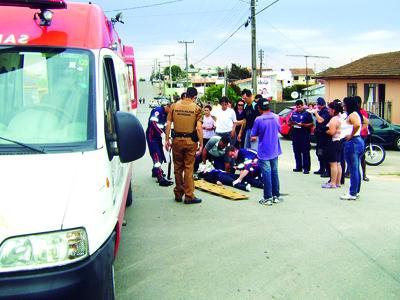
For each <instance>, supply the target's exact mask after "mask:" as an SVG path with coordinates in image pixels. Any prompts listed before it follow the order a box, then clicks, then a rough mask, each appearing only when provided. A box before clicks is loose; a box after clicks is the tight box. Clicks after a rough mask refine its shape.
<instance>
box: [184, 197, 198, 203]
mask: <svg viewBox="0 0 400 300" xmlns="http://www.w3.org/2000/svg"><path fill="white" fill-rule="evenodd" d="M183 203H185V204H197V203H201V199H200V198H197V197H194V198H193V199H185V200H184V201H183Z"/></svg>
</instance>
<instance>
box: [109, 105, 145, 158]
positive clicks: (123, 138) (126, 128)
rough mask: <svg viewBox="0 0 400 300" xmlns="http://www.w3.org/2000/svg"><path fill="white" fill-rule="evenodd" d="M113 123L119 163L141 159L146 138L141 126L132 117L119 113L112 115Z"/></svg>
mask: <svg viewBox="0 0 400 300" xmlns="http://www.w3.org/2000/svg"><path fill="white" fill-rule="evenodd" d="M114 121H115V129H116V132H117V147H118V155H119V158H120V160H121V162H123V163H126V162H131V161H134V160H137V159H139V158H141V157H142V156H143V155H144V153H145V152H146V137H145V135H144V130H143V127H142V124H140V122H139V120H138V119H137V118H136V117H135V116H134V115H132V114H130V113H127V112H121V111H117V112H116V113H115V114H114Z"/></svg>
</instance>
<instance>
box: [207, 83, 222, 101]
mask: <svg viewBox="0 0 400 300" xmlns="http://www.w3.org/2000/svg"><path fill="white" fill-rule="evenodd" d="M223 88H224V85H222V84H217V85H212V86H210V87H208V88H207V89H206V91H205V93H204V96H205V97H206V99H207V101H211V102H212V103H214V102H215V101H218V100H219V99H220V98H221V97H222V89H223Z"/></svg>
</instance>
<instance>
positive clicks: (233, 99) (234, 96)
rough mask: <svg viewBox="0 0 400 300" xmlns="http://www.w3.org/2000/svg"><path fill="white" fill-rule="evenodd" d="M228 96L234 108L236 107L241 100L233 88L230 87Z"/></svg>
mask: <svg viewBox="0 0 400 300" xmlns="http://www.w3.org/2000/svg"><path fill="white" fill-rule="evenodd" d="M239 90H240V89H239ZM226 96H227V97H228V99H229V100H230V101H231V102H232V106H235V104H236V102H237V101H238V99H239V98H240V97H239V95H238V94H237V93H236V91H235V89H234V88H233V87H232V86H228V91H227V92H226Z"/></svg>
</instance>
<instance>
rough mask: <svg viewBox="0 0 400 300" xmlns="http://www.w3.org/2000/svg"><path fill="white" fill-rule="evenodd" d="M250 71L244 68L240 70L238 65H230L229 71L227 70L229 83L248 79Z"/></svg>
mask: <svg viewBox="0 0 400 300" xmlns="http://www.w3.org/2000/svg"><path fill="white" fill-rule="evenodd" d="M250 77H251V74H250V71H249V70H247V69H246V68H242V67H241V66H240V65H237V64H232V65H231V69H230V70H228V79H229V81H234V80H240V79H246V78H250Z"/></svg>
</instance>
